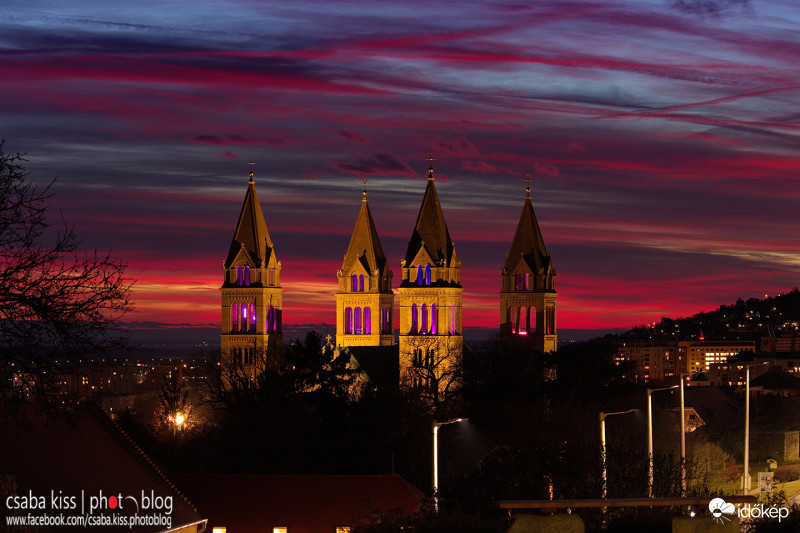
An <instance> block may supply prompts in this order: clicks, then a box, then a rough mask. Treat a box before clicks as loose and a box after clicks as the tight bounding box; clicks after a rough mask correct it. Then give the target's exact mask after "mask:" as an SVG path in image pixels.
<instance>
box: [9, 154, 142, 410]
mask: <svg viewBox="0 0 800 533" xmlns="http://www.w3.org/2000/svg"><path fill="white" fill-rule="evenodd" d="M24 161H25V159H24V158H23V157H22V156H21V155H20V154H15V155H10V154H4V153H3V151H2V143H0V364H2V365H4V366H6V367H7V368H6V370H8V369H13V371H14V373H15V375H16V376H17V377H18V378H19V379H24V380H25V383H24V386H25V388H26V389H28V390H29V391H33V392H35V393H36V394H37V396H39V398H40V399H43V400H47V399H48V395H49V393H50V392H52V390H53V387H54V385H55V383H53V382H52V381H48V378H49V376H53V375H54V374H55V372H49V374H46V372H47V371H48V370H51V369H53V364H54V363H56V362H63V361H70V360H73V359H75V358H77V357H80V356H84V355H89V354H92V353H97V352H98V351H100V350H103V349H105V348H108V347H109V346H112V345H119V344H122V343H124V341H125V340H126V336H125V335H123V334H122V333H121V331H120V330H119V328H118V321H119V319H120V318H121V317H122V316H123V315H124V314H125V313H126V312H127V311H129V310H130V308H131V304H130V294H131V285H132V280H131V279H130V278H128V277H127V276H126V275H125V265H124V264H123V263H121V262H119V261H117V260H114V259H112V257H111V256H110V254H100V253H98V252H96V251H94V252H86V251H83V250H81V249H80V241H79V240H78V238H77V236H76V234H75V231H74V229H73V227H72V226H69V225H67V224H66V223H64V226H63V227H62V228H61V229H60V230H59V231H56V232H51V231H49V229H50V224H49V223H48V222H47V219H46V215H47V210H48V209H49V207H50V205H49V200H50V198H51V197H52V196H53V194H54V192H53V190H52V185H53V184H52V182H51V183H50V184H48V185H46V186H37V185H34V184H33V183H32V182H31V181H29V180H28V172H27V171H26V170H25V169H24V168H23V166H22V163H23V162H24ZM12 365H13V366H12ZM2 383H3V384H2V385H0V388H2V387H7V386H8V385H7V382H6V381H5V380H4V381H3V382H2ZM49 399H50V400H52V398H49Z"/></svg>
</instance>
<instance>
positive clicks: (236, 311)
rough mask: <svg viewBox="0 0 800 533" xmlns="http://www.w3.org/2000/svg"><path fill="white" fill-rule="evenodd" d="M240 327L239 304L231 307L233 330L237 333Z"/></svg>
mask: <svg viewBox="0 0 800 533" xmlns="http://www.w3.org/2000/svg"><path fill="white" fill-rule="evenodd" d="M238 325H239V304H233V305H232V306H231V330H232V331H236V330H237V329H238Z"/></svg>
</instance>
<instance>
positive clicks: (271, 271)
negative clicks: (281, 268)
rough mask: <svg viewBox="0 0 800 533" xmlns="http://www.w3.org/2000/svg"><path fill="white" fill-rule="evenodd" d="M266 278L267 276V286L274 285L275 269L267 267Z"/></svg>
mask: <svg viewBox="0 0 800 533" xmlns="http://www.w3.org/2000/svg"><path fill="white" fill-rule="evenodd" d="M268 276H269V279H268V284H269V285H275V267H269V274H268Z"/></svg>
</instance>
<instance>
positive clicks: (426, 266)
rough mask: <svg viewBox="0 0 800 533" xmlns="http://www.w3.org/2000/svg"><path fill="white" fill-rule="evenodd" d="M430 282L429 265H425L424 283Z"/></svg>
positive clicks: (428, 283)
mask: <svg viewBox="0 0 800 533" xmlns="http://www.w3.org/2000/svg"><path fill="white" fill-rule="evenodd" d="M430 284H431V266H430V265H425V285H430Z"/></svg>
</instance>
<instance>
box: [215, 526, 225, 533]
mask: <svg viewBox="0 0 800 533" xmlns="http://www.w3.org/2000/svg"><path fill="white" fill-rule="evenodd" d="M211 533H228V528H227V527H214V528H211Z"/></svg>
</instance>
